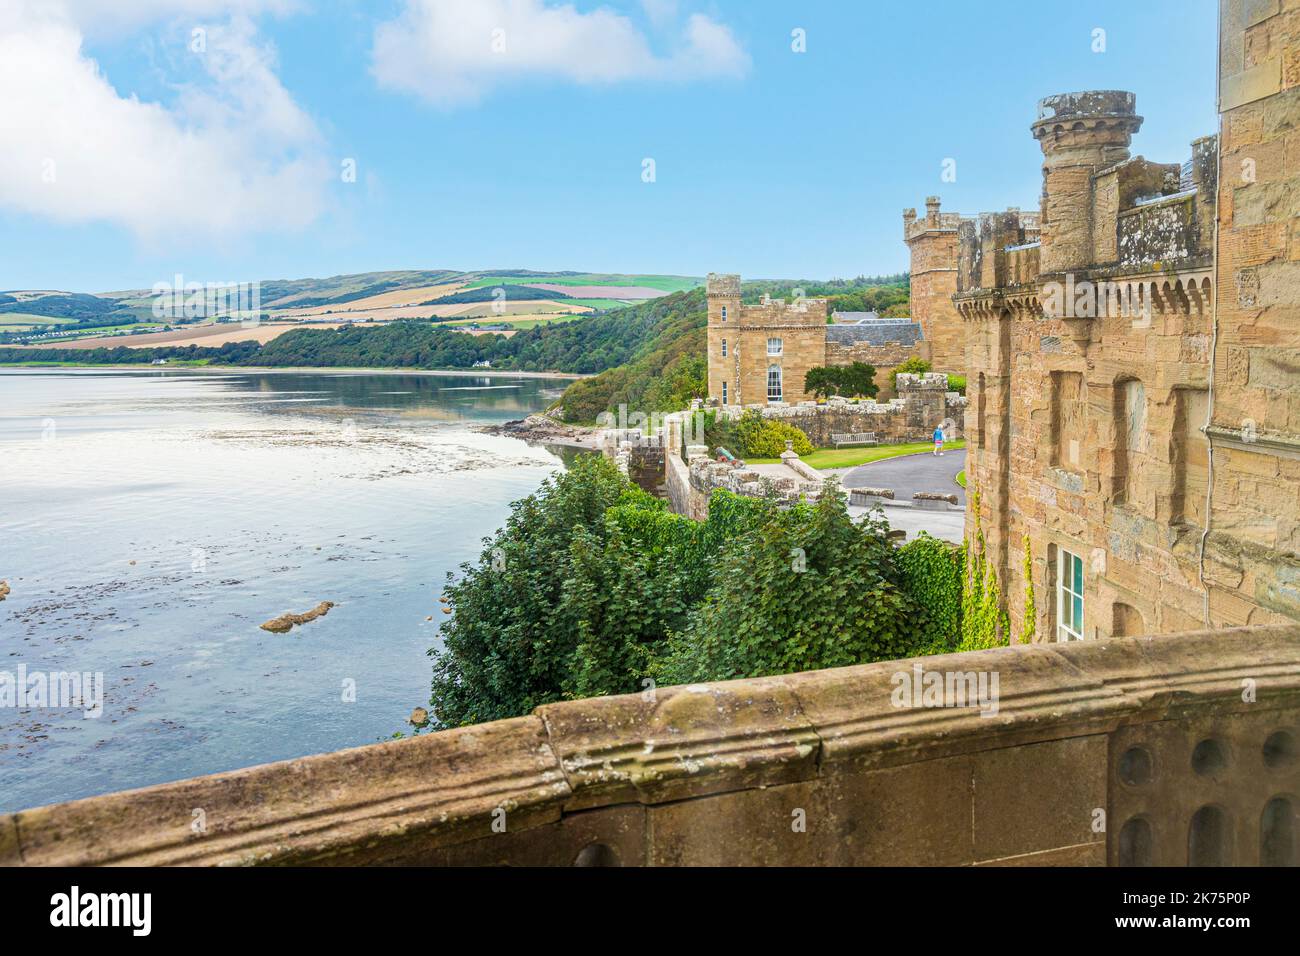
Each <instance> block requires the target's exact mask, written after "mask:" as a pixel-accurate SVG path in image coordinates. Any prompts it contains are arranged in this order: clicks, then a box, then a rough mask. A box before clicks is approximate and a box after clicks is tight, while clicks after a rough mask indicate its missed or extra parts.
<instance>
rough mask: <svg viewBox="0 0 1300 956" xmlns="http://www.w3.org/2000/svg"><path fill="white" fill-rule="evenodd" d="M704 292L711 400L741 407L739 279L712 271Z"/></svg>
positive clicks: (706, 281)
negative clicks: (706, 301) (705, 298)
mask: <svg viewBox="0 0 1300 956" xmlns="http://www.w3.org/2000/svg"><path fill="white" fill-rule="evenodd" d="M704 290H705V295H706V296H707V297H708V303H709V324H708V343H709V398H711V399H716V400H717V401H720V402H722V404H724V405H738V404H740V403H741V396H740V386H741V382H740V334H739V333H740V276H738V275H731V274H727V273H718V272H710V273H709V275H708V278H707V279H706V280H705V287H704ZM724 343H725V344H724Z"/></svg>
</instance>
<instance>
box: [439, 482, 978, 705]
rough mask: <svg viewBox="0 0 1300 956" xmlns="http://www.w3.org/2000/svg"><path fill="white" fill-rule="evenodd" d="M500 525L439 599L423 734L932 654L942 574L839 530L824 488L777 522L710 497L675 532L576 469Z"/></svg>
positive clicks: (853, 528)
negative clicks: (594, 699) (428, 728)
mask: <svg viewBox="0 0 1300 956" xmlns="http://www.w3.org/2000/svg"><path fill="white" fill-rule="evenodd" d="M511 508H512V513H511V516H510V518H509V520H508V521H507V523H506V526H505V528H503V529H501V530H500V531H499V532H497V534H496V535H495V536H494V537H492V538H488V539H485V541H484V549H483V552H482V554H481V555H480V558H479V561H478V562H477V564H475V565H469V564H466V565H462V568H461V572H462V576H461V577H460V579H459V580H457V581H454V582H452V583H450V584H449V585H448V587H447V588H446V591H445V596H446V597H447V598H448V600H449V602H450V606H451V609H452V610H453V611H454V616H453V617H451V618H449V619H448V620H447V621H446V623H445V624H444V625H443V633H442V636H443V642H444V643H443V646H442V647H441V648H438V649H434V650H432V651H430V655H431V656H432V658H433V681H432V693H431V711H432V713H433V717H434V720H433V725H434V726H457V725H461V724H468V723H476V722H480V721H484V720H493V719H497V718H502V717H510V716H517V715H519V714H524V713H528V712H529V711H530V710H531V709H532V708H534V707H536V706H538V705H539V704H543V703H547V702H549V701H555V700H562V699H567V698H576V697H584V696H591V695H597V694H617V693H631V692H635V691H640V690H642V689H643V682H644V681H645V679H646V678H647V677H652V678H654V679H655V680H656V681H658V682H659V683H661V684H662V683H677V682H683V681H695V680H723V679H727V678H731V677H741V676H758V675H762V674H776V673H785V672H788V671H794V670H804V669H808V668H814V667H834V666H840V665H844V664H855V663H864V662H867V661H873V660H882V659H887V658H896V657H901V656H908V655H912V654H919V653H925V652H927V651H929V650H931V649H946V648H947V647H948V645H949V644H950V639H949V636H948V634H947V633H946V632H945V631H944V628H949V629H950V628H951V622H950V621H948V622H946V623H945V621H944V620H943V619H942V617H941V615H940V614H939V613H938V608H939V606H941V605H942V603H943V601H942V598H941V597H940V598H939V599H936V597H935V596H936V595H939V596H942V595H943V594H944V593H945V592H944V587H945V584H944V582H945V580H947V579H948V578H950V577H951V575H952V565H951V562H950V561H949V562H947V563H945V561H944V560H943V559H942V558H940V559H939V560H936V561H933V562H930V561H929V560H928V559H926V558H925V557H924V555H923V554H922V552H923V551H925V549H926V548H927V547H930V546H929V545H926V546H922V547H918V548H915V549H913V550H912V551H911V552H908V555H909V557H907V558H903V557H901V553H900V552H897V551H895V549H894V548H893V547H892V546H891V545H890V544H889V543H888V542H887V540H886V538H885V533H886V531H887V526H886V524H885V522H884V521H883V519H881V518H880V517H879V515H878V514H877V515H876V516H873V517H870V518H868V519H867V520H866V521H864V522H861V523H855V522H854V521H852V520H851V519H850V518H849V516H848V513H847V509H846V508H845V502H844V495H843V493H842V492H840V491H839V489H838V487H832V488H828V490H827V493H826V494H825V495H824V496H823V497H822V498H821V500H819V501H818V502H817V503H816V504H815V505H810V504H797V505H795V506H793V507H790V508H787V509H782V508H781V507H779V506H778V503H777V501H776V500H775V498H769V499H755V498H748V497H742V496H739V495H733V494H731V493H729V492H725V491H716V492H714V494H713V497H712V498H711V500H710V504H709V516H708V518H707V519H706V520H705V521H692V520H690V519H688V518H685V517H682V516H679V515H675V514H671V513H670V512H668V511H667V510H666V508H665V507H664V505H663V503H662V502H660V501H658V500H656V499H654V498H651V497H650V496H648V495H646V494H645V493H644V492H641V491H640V490H639V489H636V488H634V487H633V486H632V485H631V484H630V483H629V482H628V481H627V479H626V478H624V477H623V476H622V475H621V474H619V472H618V470H617V469H616V468H614V466H613V465H612V464H610V463H609V462H608V461H607V460H605V459H602V458H600V457H598V456H584V457H581V458H579V459H578V460H577V462H576V463H575V464H574V466H573V467H572V469H571V470H570V471H569V472H567V473H564V474H560V475H556V476H554V477H553V478H551V479H548V480H547V481H546V482H545V483H544V484H543V485H542V487H541V488H540V489H539V490H538V492H537V493H536V494H534V495H530V496H529V497H528V498H525V499H523V500H521V501H517V502H515V503H514V504H513V505H512V506H511ZM935 554H938V552H935ZM904 564H905V565H906V566H904ZM923 601H933V602H934V603H935V604H936V609H935V610H932V611H926V610H923V609H922V607H921V602H923Z"/></svg>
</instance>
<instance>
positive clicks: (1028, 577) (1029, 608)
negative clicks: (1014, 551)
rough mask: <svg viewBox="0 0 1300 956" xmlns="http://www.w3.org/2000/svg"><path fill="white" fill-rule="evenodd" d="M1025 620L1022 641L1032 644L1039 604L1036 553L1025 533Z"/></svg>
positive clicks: (1021, 635)
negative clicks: (1037, 597)
mask: <svg viewBox="0 0 1300 956" xmlns="http://www.w3.org/2000/svg"><path fill="white" fill-rule="evenodd" d="M1024 543H1025V620H1024V624H1023V626H1022V627H1021V629H1020V643H1021V644H1032V643H1033V642H1034V635H1035V629H1036V627H1037V624H1038V604H1037V602H1035V600H1034V555H1033V552H1032V551H1031V550H1030V547H1029V535H1027V534H1026V535H1025V541H1024Z"/></svg>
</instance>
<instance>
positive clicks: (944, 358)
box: [903, 196, 966, 374]
mask: <svg viewBox="0 0 1300 956" xmlns="http://www.w3.org/2000/svg"><path fill="white" fill-rule="evenodd" d="M960 224H961V217H960V216H958V215H956V214H954V213H941V212H940V211H939V197H938V196H928V197H927V198H926V200H925V218H923V219H917V217H916V210H915V209H905V210H903V241H904V242H906V243H907V248H908V250H909V251H910V252H911V254H912V266H911V274H912V318H913V319H914V320H915V321H916V322H918V323H919V324H920V326H921V332H922V334H923V335H924V337H925V341H926V343H927V344H928V346H929V349H930V362H931V364H932V365H933V366H934V369H935V371H938V372H955V373H958V374H962V373H964V372H965V371H966V338H965V329H964V328H963V326H962V320H961V316H959V315H958V314H957V309H956V308H955V307H954V306H953V304H952V296H953V293H954V292H956V291H957V227H958V226H959V225H960Z"/></svg>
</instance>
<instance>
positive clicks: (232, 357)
mask: <svg viewBox="0 0 1300 956" xmlns="http://www.w3.org/2000/svg"><path fill="white" fill-rule="evenodd" d="M260 350H261V346H260V345H258V344H257V343H256V342H227V343H226V344H225V345H222V346H221V347H220V348H214V347H204V346H198V345H179V346H176V345H169V346H160V347H157V348H142V349H132V348H127V347H126V346H125V345H118V346H115V347H113V348H111V349H106V348H98V349H14V348H0V364H12V363H18V362H32V363H41V362H75V363H77V364H79V365H140V364H145V365H147V364H148V363H150V362H152V361H153V360H154V359H167V360H169V361H181V362H208V363H210V364H213V365H256V364H258V363H257V362H256V361H255V359H256V357H257V355H258V353H259V351H260Z"/></svg>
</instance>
